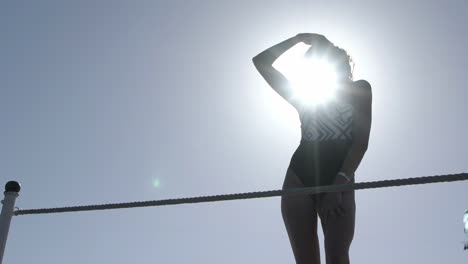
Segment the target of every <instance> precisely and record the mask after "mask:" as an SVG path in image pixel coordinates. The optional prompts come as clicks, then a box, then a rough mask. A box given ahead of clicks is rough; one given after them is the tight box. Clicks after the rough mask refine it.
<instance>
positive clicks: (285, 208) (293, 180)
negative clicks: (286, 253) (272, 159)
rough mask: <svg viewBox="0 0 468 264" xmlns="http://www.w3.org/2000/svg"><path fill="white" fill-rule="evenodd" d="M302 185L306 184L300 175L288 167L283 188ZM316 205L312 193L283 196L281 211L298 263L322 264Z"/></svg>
mask: <svg viewBox="0 0 468 264" xmlns="http://www.w3.org/2000/svg"><path fill="white" fill-rule="evenodd" d="M301 187H304V185H303V184H302V182H301V180H300V179H299V177H298V176H297V175H296V174H295V173H294V172H293V171H292V170H290V169H288V172H287V173H286V177H285V179H284V183H283V189H287V188H301ZM316 205H317V202H316V200H315V198H313V197H311V196H310V195H294V196H282V197H281V213H282V216H283V220H284V224H285V226H286V231H287V232H288V236H289V241H290V243H291V247H292V250H293V253H294V257H295V259H296V264H320V249H319V241H318V236H317V208H316Z"/></svg>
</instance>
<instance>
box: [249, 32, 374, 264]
mask: <svg viewBox="0 0 468 264" xmlns="http://www.w3.org/2000/svg"><path fill="white" fill-rule="evenodd" d="M299 42H303V43H305V44H307V45H311V47H310V48H309V50H308V51H307V53H306V55H308V56H311V57H314V56H315V57H317V58H318V57H320V58H325V59H327V60H329V61H332V62H333V63H334V65H335V68H336V69H337V74H338V86H339V89H338V90H337V94H336V96H335V98H334V99H333V101H330V102H328V103H326V104H323V105H318V106H317V105H315V106H311V105H309V104H307V103H305V102H303V101H301V100H300V99H298V98H297V97H294V89H293V88H294V87H293V85H292V84H291V83H290V81H289V80H288V79H286V78H285V77H284V76H283V75H282V74H281V73H280V72H279V71H277V70H276V69H275V68H274V67H273V66H272V64H273V62H274V61H275V60H276V59H277V58H278V57H280V56H281V55H282V54H283V53H284V52H285V51H287V50H288V49H290V48H291V47H293V46H295V45H296V44H298V43H299ZM350 62H351V59H350V57H349V56H348V54H347V53H346V51H344V50H342V49H340V48H338V47H336V46H335V45H333V44H332V43H331V42H330V41H329V40H328V39H326V38H325V37H324V36H322V35H318V34H311V33H302V34H298V35H296V36H294V37H291V38H289V39H287V40H285V41H283V42H281V43H279V44H277V45H274V46H273V47H271V48H269V49H267V50H265V51H263V52H261V53H260V54H258V55H257V56H255V57H254V58H253V63H254V65H255V67H256V68H257V70H258V71H259V73H260V74H261V75H262V76H263V78H264V79H265V80H266V81H267V83H268V84H269V85H270V86H271V87H272V88H273V89H274V90H275V91H276V92H277V93H278V94H279V95H281V96H282V97H283V98H284V99H286V100H287V101H288V102H289V103H291V104H292V105H293V106H294V107H295V108H296V110H297V111H298V113H299V117H300V121H301V132H302V133H301V135H302V137H301V142H300V144H299V147H298V148H297V150H296V151H295V152H294V154H293V156H292V158H291V162H290V164H289V167H288V170H287V173H286V177H285V179H284V184H283V189H285V188H300V187H309V186H320V185H331V184H345V183H354V172H355V171H356V169H357V167H358V166H359V163H360V162H361V160H362V158H363V156H364V153H365V152H366V150H367V145H368V142H369V133H370V127H371V116H372V114H371V112H372V109H371V108H372V105H371V104H372V92H371V86H370V84H369V83H368V82H367V81H365V80H359V81H353V79H352V69H351V65H350ZM310 74H312V75H313V74H314V73H313V72H311V73H310ZM355 212H356V204H355V200H354V191H346V192H332V193H324V194H315V195H299V196H283V197H282V199H281V213H282V216H283V220H284V223H285V226H286V230H287V233H288V236H289V240H290V243H291V247H292V250H293V253H294V257H295V259H296V263H298V264H319V263H320V250H319V241H318V236H317V214H318V216H319V217H320V220H321V223H322V229H323V233H324V238H325V241H324V244H325V252H326V263H327V264H342V263H350V261H349V248H350V245H351V242H352V240H353V236H354V226H355Z"/></svg>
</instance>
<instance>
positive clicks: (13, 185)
mask: <svg viewBox="0 0 468 264" xmlns="http://www.w3.org/2000/svg"><path fill="white" fill-rule="evenodd" d="M20 190H21V185H20V184H19V183H18V182H16V181H9V182H7V183H6V184H5V192H17V193H18V192H19V191H20Z"/></svg>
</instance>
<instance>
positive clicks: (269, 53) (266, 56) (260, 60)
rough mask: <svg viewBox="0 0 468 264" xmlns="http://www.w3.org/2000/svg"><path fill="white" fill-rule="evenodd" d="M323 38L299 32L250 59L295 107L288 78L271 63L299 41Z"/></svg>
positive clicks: (277, 90) (273, 86)
mask: <svg viewBox="0 0 468 264" xmlns="http://www.w3.org/2000/svg"><path fill="white" fill-rule="evenodd" d="M320 38H324V37H323V36H322V35H318V34H312V33H301V34H297V35H296V36H294V37H291V38H289V39H287V40H285V41H283V42H280V43H278V44H276V45H274V46H272V47H270V48H268V49H266V50H264V51H262V52H261V53H260V54H258V55H257V56H255V57H253V59H252V61H253V63H254V65H255V67H256V68H257V70H258V72H259V73H260V74H261V75H262V76H263V78H264V79H265V81H266V82H267V83H268V84H269V85H270V86H271V88H273V90H275V91H276V92H277V93H278V94H279V95H281V97H283V98H284V99H286V101H288V102H289V103H291V104H292V105H294V106H295V107H296V108H297V105H296V103H295V102H293V101H292V100H291V97H292V91H291V88H290V83H289V81H288V79H287V78H286V77H285V76H284V75H283V74H281V72H279V71H278V70H276V69H275V68H274V67H273V63H274V62H275V61H276V59H278V58H279V57H280V56H281V55H282V54H283V53H285V52H286V51H287V50H289V49H290V48H292V47H293V46H295V45H296V44H297V43H299V42H304V43H305V44H308V45H311V44H312V42H314V41H315V40H317V39H320Z"/></svg>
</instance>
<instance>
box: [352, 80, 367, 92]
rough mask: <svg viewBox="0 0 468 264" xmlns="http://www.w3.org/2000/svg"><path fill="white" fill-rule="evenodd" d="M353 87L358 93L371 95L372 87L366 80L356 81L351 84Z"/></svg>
mask: <svg viewBox="0 0 468 264" xmlns="http://www.w3.org/2000/svg"><path fill="white" fill-rule="evenodd" d="M353 86H354V87H355V89H356V90H357V91H358V92H359V93H363V94H366V93H372V87H371V85H370V83H369V82H368V81H366V80H357V81H354V82H353Z"/></svg>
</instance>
